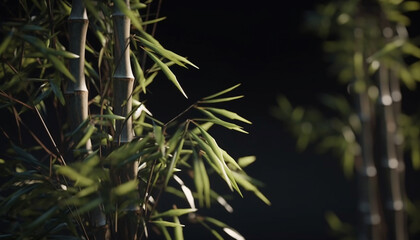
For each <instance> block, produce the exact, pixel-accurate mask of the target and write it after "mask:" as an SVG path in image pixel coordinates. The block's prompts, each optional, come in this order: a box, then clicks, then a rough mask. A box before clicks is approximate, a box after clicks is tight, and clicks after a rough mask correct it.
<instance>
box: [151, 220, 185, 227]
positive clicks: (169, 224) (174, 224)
mask: <svg viewBox="0 0 420 240" xmlns="http://www.w3.org/2000/svg"><path fill="white" fill-rule="evenodd" d="M150 222H151V223H154V224H156V225H158V226H161V227H173V228H174V227H185V225H182V224H180V223H179V222H178V223H177V222H169V221H163V220H156V221H150Z"/></svg>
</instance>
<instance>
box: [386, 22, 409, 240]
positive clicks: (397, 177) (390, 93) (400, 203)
mask: <svg viewBox="0 0 420 240" xmlns="http://www.w3.org/2000/svg"><path fill="white" fill-rule="evenodd" d="M382 22H383V25H384V27H383V29H384V32H385V30H387V32H390V33H391V32H392V33H394V32H400V34H401V33H405V36H400V37H404V38H407V37H408V34H407V33H406V31H397V29H393V28H391V26H390V23H389V22H388V21H387V20H383V21H382ZM400 30H405V28H403V29H400ZM394 36H395V35H394V34H389V35H385V38H386V40H387V42H389V41H390V40H391V38H392V37H394ZM384 65H385V64H382V66H381V67H380V69H379V89H380V107H381V116H380V117H381V122H382V126H381V133H382V134H381V135H382V136H381V137H382V138H381V139H382V146H383V147H382V149H384V151H383V155H382V162H381V167H382V171H383V172H384V190H385V192H384V193H385V194H384V202H385V216H386V221H387V225H388V231H389V233H388V237H389V239H396V240H406V239H408V232H407V216H406V212H405V198H406V197H405V184H404V180H405V164H404V160H403V149H402V144H403V138H402V135H401V133H400V130H399V124H398V118H399V115H400V114H401V99H402V95H401V91H400V81H399V79H398V77H397V75H396V73H395V70H391V69H389V68H388V67H386V66H384Z"/></svg>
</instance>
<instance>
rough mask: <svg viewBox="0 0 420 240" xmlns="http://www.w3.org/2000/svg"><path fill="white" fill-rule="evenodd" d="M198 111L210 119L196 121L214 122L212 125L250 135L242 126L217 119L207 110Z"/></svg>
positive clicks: (200, 109)
mask: <svg viewBox="0 0 420 240" xmlns="http://www.w3.org/2000/svg"><path fill="white" fill-rule="evenodd" d="M196 109H198V110H199V111H200V112H202V113H204V114H205V115H207V116H208V117H209V118H206V119H194V120H196V121H207V122H212V123H215V124H218V125H220V126H223V127H225V128H227V129H231V130H236V131H238V132H242V133H248V132H246V131H244V130H243V129H242V127H240V126H238V125H236V124H234V123H230V122H227V121H224V120H222V119H220V118H218V117H216V116H215V115H214V114H212V113H211V112H209V111H206V110H204V109H202V108H196Z"/></svg>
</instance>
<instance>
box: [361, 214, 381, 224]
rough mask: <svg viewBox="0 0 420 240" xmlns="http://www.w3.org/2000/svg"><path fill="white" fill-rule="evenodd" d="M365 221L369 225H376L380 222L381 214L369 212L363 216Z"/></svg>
mask: <svg viewBox="0 0 420 240" xmlns="http://www.w3.org/2000/svg"><path fill="white" fill-rule="evenodd" d="M365 223H366V224H369V225H378V224H379V223H381V216H379V214H371V215H369V216H366V217H365Z"/></svg>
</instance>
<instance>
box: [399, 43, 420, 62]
mask: <svg viewBox="0 0 420 240" xmlns="http://www.w3.org/2000/svg"><path fill="white" fill-rule="evenodd" d="M401 50H402V51H403V52H404V53H406V54H410V55H411V56H414V57H417V58H420V48H419V47H417V46H416V45H414V44H412V43H410V42H404V45H403V46H402V48H401Z"/></svg>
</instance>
